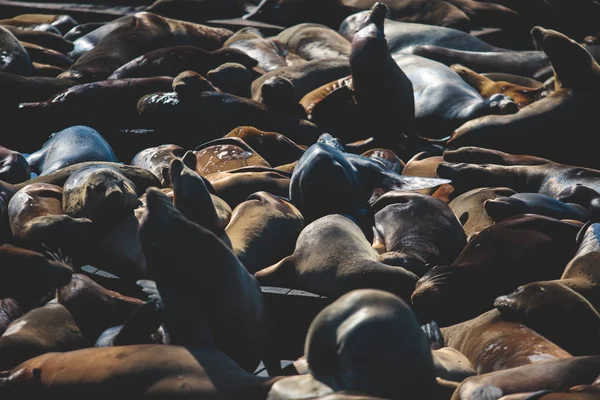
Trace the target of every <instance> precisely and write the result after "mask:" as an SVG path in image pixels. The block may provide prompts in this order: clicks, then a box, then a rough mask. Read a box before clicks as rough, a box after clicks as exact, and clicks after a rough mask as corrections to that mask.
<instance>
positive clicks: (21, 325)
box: [0, 304, 84, 369]
mask: <svg viewBox="0 0 600 400" xmlns="http://www.w3.org/2000/svg"><path fill="white" fill-rule="evenodd" d="M83 347H84V340H83V336H82V335H81V332H80V331H79V328H78V327H77V325H76V324H75V321H74V320H73V317H72V316H71V314H70V313H69V311H68V310H67V309H66V308H65V307H64V306H62V305H60V304H47V305H45V306H43V307H39V308H36V309H34V310H31V311H29V312H28V313H26V314H25V315H23V316H22V317H21V318H18V319H16V320H14V321H13V322H12V323H11V324H10V325H9V326H8V329H6V331H5V332H4V334H3V335H2V337H0V356H1V357H0V368H2V369H10V368H13V367H16V366H17V365H19V364H21V363H22V362H23V361H27V360H29V359H31V358H34V357H36V356H39V355H41V354H45V353H51V352H56V351H60V352H64V351H72V350H78V349H82V348H83Z"/></svg>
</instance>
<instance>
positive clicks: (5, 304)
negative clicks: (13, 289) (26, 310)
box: [0, 298, 23, 336]
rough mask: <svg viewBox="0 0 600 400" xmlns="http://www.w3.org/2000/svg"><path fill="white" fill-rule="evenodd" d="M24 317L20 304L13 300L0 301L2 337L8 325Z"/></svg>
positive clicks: (0, 329)
mask: <svg viewBox="0 0 600 400" xmlns="http://www.w3.org/2000/svg"><path fill="white" fill-rule="evenodd" d="M22 316H23V310H21V307H19V304H18V303H17V302H16V301H15V300H14V299H11V298H8V299H1V300H0V336H1V335H2V334H3V333H4V332H5V331H6V328H8V325H10V323H11V322H13V321H14V320H15V319H17V318H20V317H22Z"/></svg>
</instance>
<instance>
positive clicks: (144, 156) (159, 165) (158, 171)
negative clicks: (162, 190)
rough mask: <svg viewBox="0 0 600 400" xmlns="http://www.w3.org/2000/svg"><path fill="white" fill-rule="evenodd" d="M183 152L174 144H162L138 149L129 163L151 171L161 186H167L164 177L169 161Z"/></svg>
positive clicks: (166, 175) (181, 155) (167, 183)
mask: <svg viewBox="0 0 600 400" xmlns="http://www.w3.org/2000/svg"><path fill="white" fill-rule="evenodd" d="M184 154H185V150H184V149H183V148H181V147H179V146H177V145H175V144H163V145H161V146H157V147H151V148H149V149H145V150H142V151H140V152H139V153H138V154H136V155H135V156H134V157H133V159H132V160H131V162H130V163H129V164H130V165H132V166H136V167H140V168H143V169H145V170H147V171H150V172H152V174H154V176H156V178H157V179H159V180H160V183H161V186H162V187H167V186H169V182H168V180H166V179H165V178H167V177H168V174H166V172H167V171H168V170H169V165H170V164H171V161H172V160H174V159H176V158H181V157H183V155H184Z"/></svg>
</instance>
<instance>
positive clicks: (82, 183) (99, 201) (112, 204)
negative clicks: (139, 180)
mask: <svg viewBox="0 0 600 400" xmlns="http://www.w3.org/2000/svg"><path fill="white" fill-rule="evenodd" d="M62 204H63V210H64V211H65V213H66V214H68V215H70V216H72V217H76V218H88V219H90V220H91V221H92V222H94V223H95V224H101V225H105V224H110V221H115V220H117V219H119V218H122V217H124V216H126V215H128V214H130V213H131V214H133V210H134V209H135V208H136V207H137V204H138V197H137V194H136V187H135V184H134V183H133V182H132V181H130V180H129V179H127V178H126V177H125V176H124V175H123V174H121V173H120V172H119V171H118V170H116V169H114V168H111V167H109V166H101V165H98V166H88V167H82V168H80V169H78V170H76V171H75V172H73V174H71V176H69V178H68V179H67V180H66V181H65V184H64V186H63V201H62Z"/></svg>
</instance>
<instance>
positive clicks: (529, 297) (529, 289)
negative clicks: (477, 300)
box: [494, 281, 600, 356]
mask: <svg viewBox="0 0 600 400" xmlns="http://www.w3.org/2000/svg"><path fill="white" fill-rule="evenodd" d="M559 282H560V281H554V282H533V283H530V284H527V285H525V286H520V287H518V288H517V289H516V290H515V291H514V292H512V293H511V294H508V295H504V296H500V297H498V298H497V299H496V300H495V301H494V307H496V308H497V309H498V310H499V311H500V313H501V314H502V318H503V319H505V320H508V321H515V322H519V323H522V324H525V325H526V326H528V327H529V328H531V329H533V330H535V331H536V332H538V333H539V334H541V335H543V336H544V337H545V338H548V340H551V341H552V342H554V343H556V344H557V345H559V346H560V347H561V348H563V349H565V350H566V351H568V352H569V353H571V354H573V355H574V356H583V355H591V354H599V353H600V341H599V340H598V337H599V335H600V314H599V313H598V311H596V309H595V308H594V307H593V306H592V305H591V304H590V302H589V301H587V300H586V299H585V297H583V296H582V295H580V294H579V293H577V292H576V291H574V290H572V289H569V288H568V287H567V286H565V285H563V284H561V283H559Z"/></svg>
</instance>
